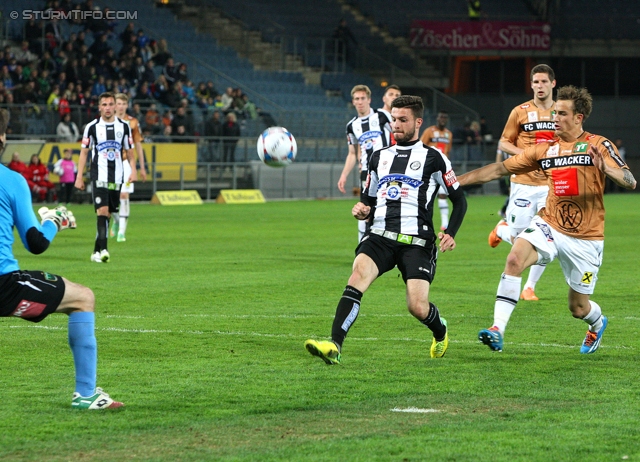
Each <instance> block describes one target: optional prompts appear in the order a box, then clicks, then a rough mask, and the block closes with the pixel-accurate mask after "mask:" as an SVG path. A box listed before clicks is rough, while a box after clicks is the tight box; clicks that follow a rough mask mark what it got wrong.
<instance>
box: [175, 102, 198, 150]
mask: <svg viewBox="0 0 640 462" xmlns="http://www.w3.org/2000/svg"><path fill="white" fill-rule="evenodd" d="M171 131H172V133H173V139H174V141H175V142H177V143H189V142H192V140H189V139H186V138H185V137H190V136H193V128H192V125H191V121H190V120H189V117H188V116H187V113H186V110H185V108H184V107H182V106H180V107H178V109H176V115H175V116H174V117H173V120H172V121H171Z"/></svg>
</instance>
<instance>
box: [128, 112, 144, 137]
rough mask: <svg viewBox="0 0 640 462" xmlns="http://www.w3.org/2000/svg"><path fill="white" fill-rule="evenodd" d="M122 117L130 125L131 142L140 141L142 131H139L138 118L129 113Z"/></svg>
mask: <svg viewBox="0 0 640 462" xmlns="http://www.w3.org/2000/svg"><path fill="white" fill-rule="evenodd" d="M124 119H125V121H127V122H129V126H130V127H131V136H132V137H133V142H134V143H135V144H138V143H142V132H141V131H140V123H139V122H138V119H136V118H135V117H132V116H130V115H129V114H127V115H125V116H124Z"/></svg>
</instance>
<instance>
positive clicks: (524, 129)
mask: <svg viewBox="0 0 640 462" xmlns="http://www.w3.org/2000/svg"><path fill="white" fill-rule="evenodd" d="M555 112H556V103H555V102H554V103H553V106H551V108H549V109H539V108H538V107H537V106H536V105H535V103H534V100H531V101H527V102H526V103H524V104H521V105H519V106H516V107H515V108H513V110H512V111H511V114H509V119H508V120H507V124H506V125H505V126H504V130H503V132H502V136H501V137H500V141H508V142H510V143H512V144H513V145H515V146H516V147H518V148H521V149H525V148H528V147H530V146H535V145H536V144H539V143H547V142H549V141H551V140H552V139H553V135H554V133H555V130H556V128H555V123H554V122H553V116H554V115H555ZM511 181H512V182H514V183H520V184H526V185H529V186H543V185H545V184H547V179H546V177H545V175H544V174H543V173H542V172H541V171H539V170H538V171H535V172H530V173H527V174H525V175H516V176H515V177H512V178H511Z"/></svg>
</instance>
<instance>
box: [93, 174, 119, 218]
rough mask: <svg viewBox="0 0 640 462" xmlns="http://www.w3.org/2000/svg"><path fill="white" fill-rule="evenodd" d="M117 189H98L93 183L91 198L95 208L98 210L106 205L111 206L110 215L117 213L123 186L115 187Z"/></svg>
mask: <svg viewBox="0 0 640 462" xmlns="http://www.w3.org/2000/svg"><path fill="white" fill-rule="evenodd" d="M115 186H117V188H114V189H109V188H98V187H96V182H95V181H94V182H93V187H92V188H91V191H92V192H91V196H92V198H93V208H94V209H95V210H98V209H99V208H100V207H104V206H105V205H107V206H109V213H116V212H117V211H118V209H119V208H120V188H121V187H122V185H120V184H119V185H115Z"/></svg>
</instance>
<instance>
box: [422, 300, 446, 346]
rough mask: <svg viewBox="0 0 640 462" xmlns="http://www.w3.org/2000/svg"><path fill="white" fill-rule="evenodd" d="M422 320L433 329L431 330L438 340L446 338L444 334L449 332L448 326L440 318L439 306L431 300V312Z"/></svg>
mask: <svg viewBox="0 0 640 462" xmlns="http://www.w3.org/2000/svg"><path fill="white" fill-rule="evenodd" d="M420 322H421V323H422V324H424V325H425V326H427V327H428V328H429V329H431V332H433V337H434V338H435V339H436V341H437V342H441V341H443V340H444V336H445V335H446V333H447V328H446V327H445V325H444V324H442V321H441V320H440V311H439V310H438V307H437V306H435V305H434V304H433V303H431V302H429V314H428V315H427V317H426V318H424V319H423V320H422V321H420Z"/></svg>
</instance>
